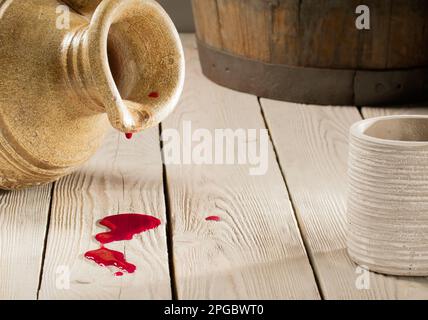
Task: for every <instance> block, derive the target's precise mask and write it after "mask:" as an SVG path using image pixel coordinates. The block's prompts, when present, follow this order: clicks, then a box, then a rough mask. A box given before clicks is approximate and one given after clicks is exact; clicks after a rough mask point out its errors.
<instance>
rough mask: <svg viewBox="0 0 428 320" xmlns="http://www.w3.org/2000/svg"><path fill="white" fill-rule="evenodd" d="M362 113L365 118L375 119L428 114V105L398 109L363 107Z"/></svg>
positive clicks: (397, 107)
mask: <svg viewBox="0 0 428 320" xmlns="http://www.w3.org/2000/svg"><path fill="white" fill-rule="evenodd" d="M361 112H362V114H363V116H364V118H373V117H381V116H389V115H399V114H428V103H425V104H423V103H422V104H414V105H405V106H396V107H376V108H374V107H363V108H362V109H361Z"/></svg>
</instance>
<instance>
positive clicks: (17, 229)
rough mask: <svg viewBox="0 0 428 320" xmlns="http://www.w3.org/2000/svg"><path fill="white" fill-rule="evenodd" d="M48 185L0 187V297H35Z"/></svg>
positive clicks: (47, 200) (46, 217) (40, 262)
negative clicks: (19, 187) (25, 188)
mask: <svg viewBox="0 0 428 320" xmlns="http://www.w3.org/2000/svg"><path fill="white" fill-rule="evenodd" d="M51 189H52V185H46V186H42V187H38V188H32V189H28V190H24V191H3V190H0V257H1V259H0V300H2V299H36V298H37V288H38V285H39V275H40V270H41V265H42V256H43V247H44V239H45V233H46V224H47V221H48V213H49V204H50V199H51Z"/></svg>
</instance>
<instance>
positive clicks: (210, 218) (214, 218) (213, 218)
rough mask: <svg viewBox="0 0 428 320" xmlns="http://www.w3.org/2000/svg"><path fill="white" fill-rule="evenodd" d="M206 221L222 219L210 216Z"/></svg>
mask: <svg viewBox="0 0 428 320" xmlns="http://www.w3.org/2000/svg"><path fill="white" fill-rule="evenodd" d="M205 220H206V221H220V220H221V218H220V217H219V216H209V217H206V218H205Z"/></svg>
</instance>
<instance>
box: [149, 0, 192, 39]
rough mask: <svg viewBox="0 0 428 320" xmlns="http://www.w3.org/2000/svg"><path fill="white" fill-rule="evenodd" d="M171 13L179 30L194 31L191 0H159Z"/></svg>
mask: <svg viewBox="0 0 428 320" xmlns="http://www.w3.org/2000/svg"><path fill="white" fill-rule="evenodd" d="M157 1H158V2H159V3H160V4H161V5H162V6H163V7H164V8H165V9H166V11H167V12H168V13H169V15H170V16H171V18H172V20H173V21H174V23H175V25H176V27H177V29H178V31H179V32H194V31H195V26H194V23H193V16H192V5H191V0H157Z"/></svg>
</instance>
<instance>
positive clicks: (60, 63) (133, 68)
mask: <svg viewBox="0 0 428 320" xmlns="http://www.w3.org/2000/svg"><path fill="white" fill-rule="evenodd" d="M65 3H66V5H68V6H69V7H70V12H69V15H68V16H67V11H68V10H67V7H66V6H65ZM67 18H69V20H67ZM183 82H184V57H183V49H182V46H181V42H180V39H179V36H178V33H177V31H176V29H175V27H174V25H173V24H172V22H171V20H170V19H169V17H168V15H167V14H166V13H165V11H164V10H163V9H162V8H161V7H160V5H158V4H157V3H156V2H155V1H152V0H103V1H96V0H95V1H94V0H91V1H89V0H66V1H64V2H60V1H57V0H0V129H1V131H0V188H3V189H18V188H23V187H27V186H33V185H39V184H43V183H47V182H51V181H54V180H56V179H58V178H60V177H62V176H64V175H66V174H68V173H70V172H71V171H72V170H73V169H75V168H77V167H78V166H79V165H81V164H82V163H83V162H85V161H86V160H88V159H89V158H90V157H91V155H92V154H93V153H94V152H95V151H96V150H97V148H98V147H99V145H100V144H101V142H102V140H103V137H104V135H105V133H106V132H107V130H108V129H109V127H111V126H113V127H114V128H116V129H118V130H119V131H121V132H124V133H135V132H139V131H141V130H143V129H145V128H148V127H151V126H155V125H157V124H158V123H159V122H160V121H162V120H163V119H164V118H165V117H166V116H167V115H168V114H169V113H170V112H171V111H172V110H173V109H174V107H175V105H176V103H177V102H178V99H179V96H180V94H181V91H182V88H183ZM153 92H156V97H155V98H154V97H153V95H151V94H150V93H153Z"/></svg>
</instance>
